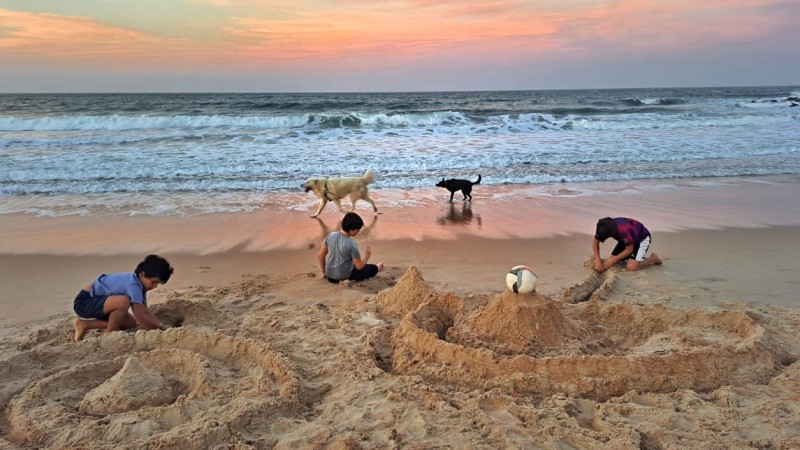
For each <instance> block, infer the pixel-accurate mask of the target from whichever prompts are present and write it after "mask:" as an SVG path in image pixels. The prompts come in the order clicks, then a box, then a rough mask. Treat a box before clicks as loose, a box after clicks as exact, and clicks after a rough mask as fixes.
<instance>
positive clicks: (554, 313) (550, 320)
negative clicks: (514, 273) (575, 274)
mask: <svg viewBox="0 0 800 450" xmlns="http://www.w3.org/2000/svg"><path fill="white" fill-rule="evenodd" d="M579 335H580V333H579V327H578V326H577V325H576V324H575V323H573V322H572V321H571V320H570V319H567V318H566V317H564V315H563V314H562V312H561V310H560V309H559V307H558V306H557V304H556V302H554V301H553V300H551V299H549V298H547V297H544V296H542V295H541V294H539V293H537V292H533V293H532V294H529V295H524V294H515V293H513V292H511V291H509V290H506V291H504V292H503V293H502V294H500V295H498V296H497V297H496V298H495V299H494V300H492V301H491V302H490V303H489V304H488V305H487V306H485V307H483V308H479V309H477V310H476V311H475V312H473V313H471V314H469V315H468V316H467V317H465V318H464V320H462V321H459V322H458V323H456V324H455V325H454V326H453V327H452V328H450V329H449V330H448V331H447V337H446V340H447V341H449V342H453V343H456V344H460V345H463V346H466V347H485V348H489V349H491V350H492V351H494V352H496V353H499V354H501V355H513V354H525V355H532V356H540V355H545V354H548V353H549V352H551V351H554V350H559V349H560V350H562V351H563V349H564V347H565V343H567V342H568V341H574V340H577V339H578V337H579Z"/></svg>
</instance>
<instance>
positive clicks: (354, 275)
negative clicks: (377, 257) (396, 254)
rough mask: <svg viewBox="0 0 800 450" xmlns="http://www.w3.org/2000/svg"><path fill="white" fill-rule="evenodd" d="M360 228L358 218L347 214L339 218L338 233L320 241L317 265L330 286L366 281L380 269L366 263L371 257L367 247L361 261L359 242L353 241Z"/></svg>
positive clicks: (370, 251) (360, 223)
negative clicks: (348, 281) (347, 281)
mask: <svg viewBox="0 0 800 450" xmlns="http://www.w3.org/2000/svg"><path fill="white" fill-rule="evenodd" d="M363 227H364V221H363V220H362V219H361V216H359V215H358V214H356V213H354V212H349V213H347V214H345V215H344V218H343V219H342V225H341V230H339V231H333V232H331V233H330V234H328V235H327V236H325V240H324V241H322V247H320V249H319V253H318V254H317V262H318V263H319V268H320V269H321V270H322V276H323V277H324V278H326V279H327V280H328V281H330V282H331V283H339V282H340V281H344V280H350V281H361V280H366V279H367V278H372V277H374V276H375V275H377V274H378V272H380V271H381V270H383V263H378V264H377V265H376V264H368V263H367V261H369V258H370V256H372V250H370V248H369V246H368V247H367V250H366V251H365V252H364V258H363V259H362V258H361V252H360V251H359V250H358V242H356V240H355V239H353V238H354V237H355V236H356V235H357V234H358V232H359V231H361V228H363Z"/></svg>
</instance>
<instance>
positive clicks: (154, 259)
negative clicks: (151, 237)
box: [134, 255, 173, 284]
mask: <svg viewBox="0 0 800 450" xmlns="http://www.w3.org/2000/svg"><path fill="white" fill-rule="evenodd" d="M172 271H173V269H172V266H170V265H169V262H167V260H166V259H164V258H162V257H160V256H158V255H147V258H145V259H144V261H142V262H140V263H139V265H138V266H136V270H134V272H135V273H136V275H139V274H140V273H142V272H144V276H146V277H147V278H153V277H158V279H159V280H161V284H166V283H167V281H169V277H170V276H172Z"/></svg>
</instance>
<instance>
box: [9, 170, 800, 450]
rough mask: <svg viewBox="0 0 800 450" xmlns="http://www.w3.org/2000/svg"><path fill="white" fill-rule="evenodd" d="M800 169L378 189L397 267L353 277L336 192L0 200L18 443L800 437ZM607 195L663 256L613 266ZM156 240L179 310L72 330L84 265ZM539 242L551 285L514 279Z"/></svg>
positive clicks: (171, 299)
mask: <svg viewBox="0 0 800 450" xmlns="http://www.w3.org/2000/svg"><path fill="white" fill-rule="evenodd" d="M798 181H800V179H798V177H797V176H796V175H777V176H765V177H734V178H723V179H715V178H709V179H688V180H683V181H676V182H671V183H670V184H669V186H668V187H665V184H664V183H661V182H652V181H650V182H645V181H641V182H633V181H631V182H615V183H605V184H601V185H591V184H589V185H587V184H585V183H561V184H550V185H546V186H544V187H541V186H531V185H502V186H485V187H484V186H480V187H476V189H475V191H474V192H473V194H474V196H475V198H474V201H473V202H472V203H471V204H469V203H465V202H462V201H456V202H453V203H452V204H449V203H447V202H446V198H447V194H446V193H445V192H444V191H440V192H435V191H434V192H435V193H434V194H433V195H432V194H431V193H430V191H431V189H427V188H406V189H398V190H396V191H377V192H373V195H372V196H373V198H374V199H375V200H376V202H377V204H378V207H379V211H378V213H373V212H372V210H371V209H367V208H366V205H365V204H359V208H358V209H357V212H358V213H359V214H360V215H361V216H362V217H363V218H364V221H365V223H366V227H365V229H364V230H363V231H362V233H360V235H359V237H358V239H357V240H358V241H359V243H360V245H361V248H362V251H363V249H364V248H365V247H366V246H370V248H371V249H372V252H373V257H372V259H371V261H370V262H375V263H377V262H378V261H381V262H383V263H384V264H385V265H386V269H385V270H384V271H382V272H381V273H379V274H378V276H377V277H375V278H374V279H370V280H367V281H364V282H359V283H355V284H353V285H352V286H349V287H347V286H339V285H333V284H330V283H328V282H327V281H325V280H323V279H321V277H320V274H319V269H318V267H317V264H316V254H317V251H318V250H319V245H320V243H321V241H322V238H323V237H324V236H325V235H326V234H327V233H328V232H330V231H334V230H336V228H337V226H338V220H339V219H340V218H341V214H340V213H338V212H337V211H336V210H335V208H334V206H333V205H329V206H328V207H327V208H326V209H325V210H324V212H323V213H322V215H321V216H320V218H319V219H313V218H309V217H308V216H309V214H311V213H312V212H313V211H314V209H315V206H316V201H315V199H314V198H313V196H311V194H308V195H307V196H303V195H302V194H292V195H288V194H285V195H284V196H283V197H282V198H281V199H280V200H279V201H278V202H279V203H281V204H288V205H290V207H286V208H271V209H265V210H260V211H251V212H236V213H219V214H203V215H195V216H189V217H176V216H149V215H144V216H142V215H135V216H119V215H117V216H97V215H90V216H61V217H36V216H32V215H29V214H22V213H14V214H4V215H0V224H2V227H0V242H1V243H2V244H0V245H2V249H0V283H2V285H3V286H4V287H5V289H4V290H3V292H2V293H0V307H2V308H3V311H4V314H3V315H2V317H1V318H0V325H2V330H3V331H2V334H0V337H2V341H0V342H1V344H0V361H1V362H2V365H0V367H2V368H0V385H2V388H0V389H2V390H0V407H2V408H3V411H4V420H3V422H2V425H0V444H2V446H3V447H8V448H70V447H80V448H108V447H120V448H143V447H159V448H598V447H607V448H652V449H655V448H698V447H704V448H720V449H722V448H786V449H788V448H796V447H797V446H799V445H800V398H798V396H797V392H800V389H798V388H800V382H799V381H798V380H800V378H798V375H800V372H799V371H800V366H798V364H797V363H796V360H797V359H798V355H800V338H798V336H800V334H798V331H800V309H798V306H797V288H798V281H797V273H798V262H797V254H798V250H800V201H798V200H797V199H798V198H800V196H799V195H800V183H798ZM590 191H591V192H596V191H601V192H603V193H604V194H603V195H596V194H591V195H589V194H587V192H590ZM437 194H438V195H437ZM457 198H458V196H457ZM387 199H392V201H391V202H388V201H386V200H387ZM399 199H411V200H415V199H422V200H419V201H414V202H413V205H412V206H405V207H404V206H399V205H401V204H402V201H399ZM382 200H383V201H384V203H382ZM269 201H271V200H265V202H269ZM273 201H274V200H273ZM344 203H345V204H347V202H346V201H345V202H344ZM386 203H389V204H390V205H391V206H389V207H385V204H386ZM298 205H299V206H298ZM604 216H632V217H634V218H637V219H639V220H641V221H642V222H643V223H645V225H647V226H648V228H649V229H650V230H651V232H652V233H653V245H652V247H651V248H652V251H653V252H656V253H658V254H659V255H660V256H661V258H662V259H663V260H664V264H663V265H661V266H656V267H650V268H647V269H646V270H643V271H639V272H629V271H627V270H625V269H624V268H621V267H615V268H614V269H612V270H610V271H609V272H607V273H604V274H602V275H598V274H596V273H595V272H594V271H593V270H591V268H590V266H587V261H588V260H589V259H590V257H591V239H592V233H593V230H594V224H595V223H596V221H597V219H598V218H600V217H604ZM611 248H612V247H611V245H610V244H608V243H606V244H604V246H603V252H604V253H605V254H607V253H608V252H610V250H611ZM149 253H156V254H160V255H162V256H164V257H166V258H167V259H168V260H169V261H170V262H171V263H172V265H173V266H174V267H175V274H174V275H173V277H172V279H170V281H169V282H168V283H167V284H165V285H163V286H161V287H159V288H158V289H156V290H154V291H152V292H151V293H150V296H149V299H150V300H149V304H150V305H151V308H152V309H153V310H154V311H155V312H156V315H157V316H158V317H159V318H160V319H161V320H162V322H164V323H166V324H169V325H171V326H173V328H171V329H169V330H167V331H144V330H134V331H130V332H115V333H111V334H108V335H101V334H100V333H97V332H90V333H88V334H87V335H86V337H85V338H84V340H82V341H81V342H79V343H73V342H72V341H71V337H72V326H71V322H70V321H71V319H72V317H73V315H72V312H71V302H72V298H74V296H75V294H76V293H77V291H78V290H79V289H80V288H81V287H82V286H85V285H86V284H87V283H88V282H90V281H91V280H92V279H93V278H94V277H96V276H97V275H98V274H100V273H110V272H121V271H130V270H133V268H134V267H135V265H136V264H137V263H138V262H139V261H141V259H142V258H143V257H144V256H145V255H146V254H149ZM520 264H523V265H528V266H529V267H531V268H532V269H533V270H534V271H535V272H536V274H537V276H538V284H537V288H536V292H535V293H534V294H529V295H519V294H513V293H511V292H510V291H507V290H506V288H505V283H504V280H505V273H506V272H507V271H508V269H509V268H511V267H512V266H515V265H520Z"/></svg>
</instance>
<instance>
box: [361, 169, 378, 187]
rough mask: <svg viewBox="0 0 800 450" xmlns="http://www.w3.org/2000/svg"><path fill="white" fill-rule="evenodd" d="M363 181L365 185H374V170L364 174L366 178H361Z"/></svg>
mask: <svg viewBox="0 0 800 450" xmlns="http://www.w3.org/2000/svg"><path fill="white" fill-rule="evenodd" d="M361 181H363V182H364V184H372V183H374V182H375V175H373V174H372V170H367V171H366V172H364V176H363V177H361Z"/></svg>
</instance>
